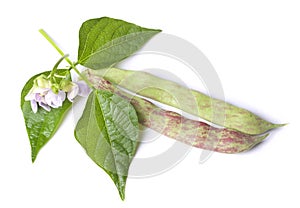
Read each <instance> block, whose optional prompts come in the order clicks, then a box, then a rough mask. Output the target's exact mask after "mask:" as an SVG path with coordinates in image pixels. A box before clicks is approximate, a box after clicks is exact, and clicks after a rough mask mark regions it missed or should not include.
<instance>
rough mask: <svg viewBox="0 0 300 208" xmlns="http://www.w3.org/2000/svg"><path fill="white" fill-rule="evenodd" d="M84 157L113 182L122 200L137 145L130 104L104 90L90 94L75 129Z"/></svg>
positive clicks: (135, 119)
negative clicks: (84, 153) (86, 155)
mask: <svg viewBox="0 0 300 208" xmlns="http://www.w3.org/2000/svg"><path fill="white" fill-rule="evenodd" d="M74 133H75V137H76V139H77V141H78V142H79V143H80V144H81V146H82V147H83V148H84V149H85V151H86V153H87V154H88V156H89V157H90V158H91V159H92V160H93V161H94V162H95V163H96V164H97V165H98V166H100V167H101V168H102V169H103V170H104V171H105V172H106V173H107V174H108V175H109V176H110V177H111V179H112V180H113V181H114V183H115V185H116V187H117V189H118V191H119V194H120V197H121V199H122V200H124V198H125V184H126V179H127V174H128V169H129V165H130V163H131V160H132V158H133V156H134V154H135V152H136V149H137V145H138V118H137V115H136V112H135V110H134V108H133V107H132V106H131V104H130V103H129V102H128V101H126V100H124V99H123V98H121V97H119V96H118V95H115V94H113V93H111V92H108V91H103V90H95V91H93V92H92V93H91V94H90V96H89V98H88V100H87V103H86V107H85V109H84V111H83V114H82V117H81V118H80V119H79V121H78V123H77V125H76V128H75V132H74Z"/></svg>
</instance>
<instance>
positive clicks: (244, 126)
mask: <svg viewBox="0 0 300 208" xmlns="http://www.w3.org/2000/svg"><path fill="white" fill-rule="evenodd" d="M90 73H91V74H94V75H98V76H102V77H104V78H105V79H106V80H108V81H110V82H112V83H114V84H116V85H119V86H121V87H124V88H125V89H127V90H129V91H131V92H134V93H137V94H139V95H142V96H144V97H147V98H151V99H153V100H156V101H158V102H161V103H164V104H166V105H169V106H173V107H175V108H178V109H181V110H183V111H185V112H187V113H190V114H192V115H195V116H199V117H200V118H203V119H205V120H207V121H209V122H212V123H215V124H217V125H220V126H224V127H226V128H229V129H234V130H236V131H239V132H242V133H245V134H251V135H258V134H263V133H265V132H267V131H269V130H271V129H274V128H276V127H280V126H283V125H282V124H273V123H271V122H268V121H266V120H264V119H262V118H260V117H259V116H257V115H255V114H254V113H252V112H250V111H248V110H246V109H243V108H240V107H237V106H234V105H232V104H229V103H227V102H224V101H222V100H218V99H214V98H211V97H209V96H207V95H205V94H203V93H201V92H198V91H196V90H192V89H188V88H185V87H183V86H181V85H179V84H177V83H175V82H172V81H169V80H165V79H162V78H159V77H156V76H154V75H151V74H149V73H146V72H142V71H130V70H121V69H117V68H109V69H102V70H97V71H96V70H95V71H93V70H90ZM220 118H223V119H220Z"/></svg>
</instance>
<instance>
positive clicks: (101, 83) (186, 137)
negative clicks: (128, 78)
mask: <svg viewBox="0 0 300 208" xmlns="http://www.w3.org/2000/svg"><path fill="white" fill-rule="evenodd" d="M85 75H86V76H87V78H88V79H89V80H90V82H91V83H92V84H93V85H94V87H95V88H98V89H102V90H109V91H111V92H114V93H116V94H117V95H119V96H121V97H123V98H124V99H126V100H128V101H130V103H131V104H132V105H133V106H134V108H135V110H136V112H137V115H138V118H139V123H140V124H142V125H144V126H146V127H149V128H151V129H153V130H155V131H157V132H159V133H161V134H163V135H165V136H168V137H170V138H173V139H175V140H177V141H180V142H183V143H186V144H188V145H192V146H194V147H198V148H202V149H207V150H212V151H216V152H222V153H238V152H242V151H246V150H249V149H251V148H252V147H253V146H255V145H256V144H258V143H260V142H261V141H262V140H263V139H265V138H266V137H267V136H268V135H248V134H244V133H241V132H238V131H234V130H232V129H227V128H216V127H212V126H210V125H208V124H206V123H204V122H201V121H196V120H191V119H187V118H185V117H183V116H181V115H180V114H178V113H175V112H172V111H167V110H163V109H161V108H159V107H157V106H156V105H154V104H153V103H151V102H150V101H148V100H146V99H143V98H140V97H137V96H132V95H131V94H128V93H126V92H124V91H123V90H122V89H119V88H117V87H115V86H114V85H113V84H112V83H111V82H109V81H107V80H105V79H103V78H102V77H100V76H97V75H95V74H92V73H91V71H87V72H86V73H85Z"/></svg>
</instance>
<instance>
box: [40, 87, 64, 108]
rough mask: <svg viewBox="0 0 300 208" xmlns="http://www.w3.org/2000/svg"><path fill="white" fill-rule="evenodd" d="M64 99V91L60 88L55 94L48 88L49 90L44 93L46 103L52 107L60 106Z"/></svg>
mask: <svg viewBox="0 0 300 208" xmlns="http://www.w3.org/2000/svg"><path fill="white" fill-rule="evenodd" d="M65 99H66V93H65V92H64V91H61V90H60V91H58V93H57V94H55V93H54V92H53V91H52V90H49V92H48V93H47V94H46V95H45V101H46V103H47V104H48V105H49V106H51V107H52V108H58V107H61V106H62V104H63V102H64V100H65Z"/></svg>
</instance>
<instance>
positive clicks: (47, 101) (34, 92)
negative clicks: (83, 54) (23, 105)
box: [25, 75, 90, 113]
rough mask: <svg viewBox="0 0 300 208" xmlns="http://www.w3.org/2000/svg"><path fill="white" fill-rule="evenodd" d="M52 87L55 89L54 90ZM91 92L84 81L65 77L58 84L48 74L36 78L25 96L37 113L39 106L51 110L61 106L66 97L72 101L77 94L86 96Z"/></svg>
mask: <svg viewBox="0 0 300 208" xmlns="http://www.w3.org/2000/svg"><path fill="white" fill-rule="evenodd" d="M75 79H76V78H75ZM54 86H55V87H54ZM57 86H61V87H59V88H60V89H57V88H58V87H57ZM52 89H54V91H53V90H52ZM66 93H67V95H66ZM89 93H90V88H89V87H88V85H87V84H86V83H85V82H84V81H76V82H71V81H70V80H67V79H64V80H62V81H61V82H60V84H57V83H51V82H50V80H49V79H48V78H47V77H46V76H44V75H41V76H39V77H37V78H36V79H35V80H34V85H33V87H32V88H31V90H30V91H29V93H28V94H27V95H26V96H25V100H26V101H30V104H31V109H32V111H33V112H34V113H36V112H37V111H38V106H40V107H42V108H43V109H45V110H46V111H51V108H59V107H61V106H62V105H63V102H64V101H65V99H66V97H67V98H68V100H69V101H70V102H73V100H74V98H75V97H76V96H78V95H79V96H84V97H85V96H87V95H88V94H89Z"/></svg>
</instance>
